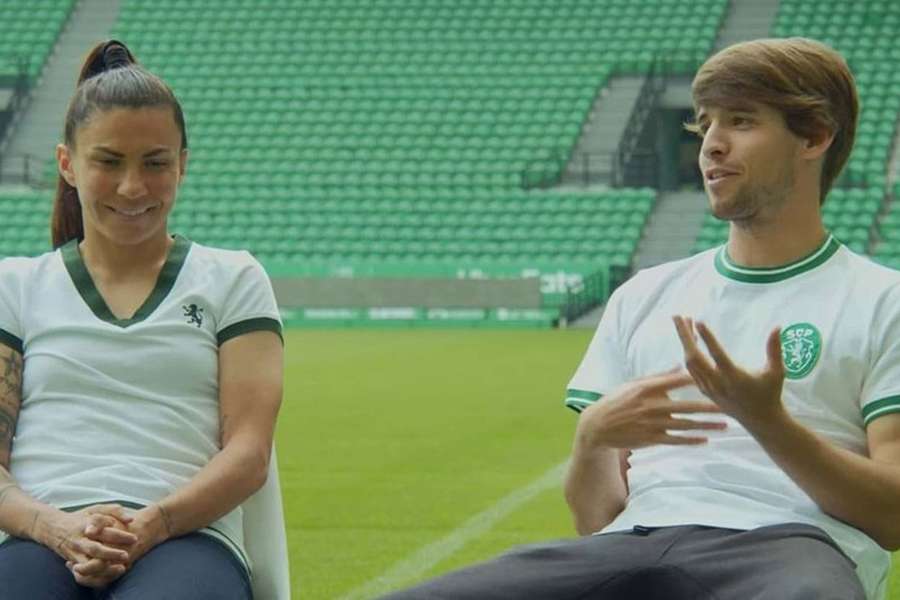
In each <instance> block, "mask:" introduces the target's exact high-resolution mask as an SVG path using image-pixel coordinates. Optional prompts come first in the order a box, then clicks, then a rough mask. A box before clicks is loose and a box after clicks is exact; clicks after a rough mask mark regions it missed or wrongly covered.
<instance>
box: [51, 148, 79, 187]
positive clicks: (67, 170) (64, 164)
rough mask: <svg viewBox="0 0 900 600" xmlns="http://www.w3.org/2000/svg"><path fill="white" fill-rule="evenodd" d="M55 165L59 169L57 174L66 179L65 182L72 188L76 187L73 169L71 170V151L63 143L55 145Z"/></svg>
mask: <svg viewBox="0 0 900 600" xmlns="http://www.w3.org/2000/svg"><path fill="white" fill-rule="evenodd" d="M56 165H57V168H58V169H59V174H60V175H62V178H63V179H65V180H66V183H68V184H69V185H71V186H72V187H73V188H77V187H78V186H77V185H76V184H75V171H73V170H72V151H71V150H70V149H69V147H68V146H66V145H65V144H57V145H56Z"/></svg>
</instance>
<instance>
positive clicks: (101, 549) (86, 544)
mask: <svg viewBox="0 0 900 600" xmlns="http://www.w3.org/2000/svg"><path fill="white" fill-rule="evenodd" d="M76 543H77V546H76V548H77V549H78V550H79V551H80V552H81V553H83V554H86V555H87V556H89V557H90V558H100V559H102V560H108V561H110V562H120V563H124V562H128V552H126V551H125V550H121V549H119V548H113V547H111V546H107V545H105V544H101V543H99V542H95V541H93V540H87V539H85V540H78V541H77V542H76Z"/></svg>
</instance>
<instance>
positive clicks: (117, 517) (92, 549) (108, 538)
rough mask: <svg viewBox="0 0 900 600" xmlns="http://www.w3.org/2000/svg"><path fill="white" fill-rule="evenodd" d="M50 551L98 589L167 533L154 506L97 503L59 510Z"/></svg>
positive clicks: (79, 580)
mask: <svg viewBox="0 0 900 600" xmlns="http://www.w3.org/2000/svg"><path fill="white" fill-rule="evenodd" d="M50 529H51V536H52V541H53V545H52V546H51V547H52V548H53V550H54V551H55V552H56V553H57V554H59V555H60V556H62V557H63V558H64V559H65V560H66V567H67V568H68V569H69V570H70V571H71V572H72V575H73V576H74V577H75V581H76V582H77V583H78V584H79V585H83V586H85V587H90V588H96V589H101V588H104V587H106V586H108V585H109V584H110V583H112V582H113V581H115V580H116V579H118V578H119V577H121V576H122V575H124V574H125V572H126V571H127V570H128V569H129V568H130V567H131V565H133V564H134V562H135V561H136V560H137V559H139V558H140V557H141V556H143V555H144V554H146V553H147V552H148V551H149V550H150V549H152V548H153V547H154V546H156V545H157V544H159V543H161V542H162V541H164V540H165V539H166V538H167V537H168V536H167V531H166V529H167V528H166V520H165V515H164V514H163V513H162V510H161V509H160V508H159V506H157V505H151V506H148V507H146V508H142V509H140V510H137V511H129V510H127V509H125V508H123V507H121V506H119V505H117V504H97V505H94V506H89V507H87V508H83V509H81V510H78V511H74V512H70V513H62V514H61V515H60V516H59V517H58V518H57V519H55V522H54V523H53V524H52V525H51V527H50Z"/></svg>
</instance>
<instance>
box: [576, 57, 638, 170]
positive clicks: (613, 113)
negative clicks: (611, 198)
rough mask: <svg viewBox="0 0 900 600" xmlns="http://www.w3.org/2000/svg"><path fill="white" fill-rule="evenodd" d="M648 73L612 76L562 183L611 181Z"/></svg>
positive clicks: (596, 100)
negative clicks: (616, 159) (620, 142)
mask: <svg viewBox="0 0 900 600" xmlns="http://www.w3.org/2000/svg"><path fill="white" fill-rule="evenodd" d="M647 77H648V75H646V74H644V75H637V76H635V75H631V76H618V77H612V78H611V79H610V80H609V83H608V84H607V85H606V87H604V88H603V90H602V91H601V92H600V93H599V94H597V97H596V98H594V103H593V105H592V106H591V110H590V112H589V113H588V117H587V119H586V121H585V123H584V125H583V126H582V130H581V135H580V136H579V138H578V142H577V143H576V144H575V148H574V150H573V151H572V154H571V156H570V158H569V162H568V163H567V164H566V168H565V170H564V171H563V174H562V178H561V181H560V183H561V184H562V185H596V184H611V183H612V181H611V179H612V156H613V154H615V152H616V148H617V147H618V145H619V141H620V140H621V139H622V135H623V134H624V133H625V127H626V126H627V124H628V118H629V116H630V115H631V111H632V109H633V107H634V104H635V102H637V99H638V96H639V95H640V92H641V86H643V84H644V80H645V79H646V78H647Z"/></svg>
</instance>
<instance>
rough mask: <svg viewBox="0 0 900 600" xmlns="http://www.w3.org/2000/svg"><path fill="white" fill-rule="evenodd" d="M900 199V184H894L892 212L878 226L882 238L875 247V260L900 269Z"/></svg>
mask: <svg viewBox="0 0 900 600" xmlns="http://www.w3.org/2000/svg"><path fill="white" fill-rule="evenodd" d="M898 199H900V182H897V183H895V184H894V202H893V203H892V204H891V210H890V211H889V212H888V213H887V214H886V215H884V216H883V217H882V218H881V220H880V222H879V224H878V233H879V237H880V238H881V240H880V242H879V243H878V245H877V246H876V247H875V258H876V259H877V260H878V261H880V262H883V263H885V264H888V265H891V266H892V267H894V268H897V269H900V209H898V205H897V200H898Z"/></svg>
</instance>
